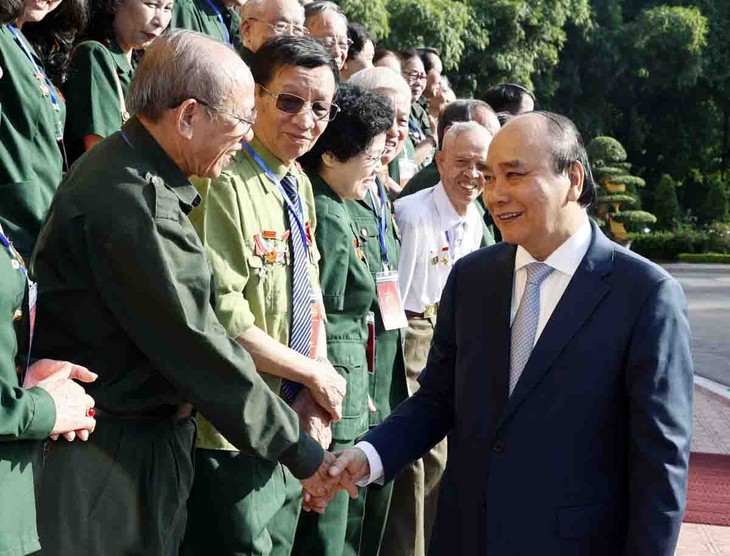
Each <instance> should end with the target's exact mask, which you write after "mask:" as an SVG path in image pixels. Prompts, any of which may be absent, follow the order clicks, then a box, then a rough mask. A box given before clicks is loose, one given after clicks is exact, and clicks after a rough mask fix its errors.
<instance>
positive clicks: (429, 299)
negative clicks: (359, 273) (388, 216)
mask: <svg viewBox="0 0 730 556" xmlns="http://www.w3.org/2000/svg"><path fill="white" fill-rule="evenodd" d="M395 219H396V222H397V223H398V229H399V230H400V234H401V237H402V246H401V251H400V260H399V263H398V283H399V289H400V294H401V297H402V298H403V306H404V308H405V310H406V311H411V312H414V313H422V312H423V311H424V309H425V308H426V307H427V306H428V305H433V304H434V303H438V301H439V300H440V299H441V292H442V291H443V289H444V286H445V285H446V279H447V278H448V277H449V272H451V268H452V267H453V266H454V263H455V262H456V261H457V260H459V259H460V258H461V257H463V256H464V255H467V254H469V253H471V252H472V251H475V250H476V249H479V246H480V244H481V240H482V223H481V217H480V215H479V211H478V210H477V209H476V207H475V206H474V205H473V204H470V205H469V208H468V209H467V212H466V215H464V216H460V215H459V214H458V213H457V212H456V210H455V209H454V206H453V205H452V204H451V201H449V198H448V197H447V195H446V191H445V190H444V186H443V184H442V183H441V182H439V183H438V184H436V185H435V186H433V187H431V188H428V189H424V190H422V191H419V192H417V193H414V194H413V195H409V196H407V197H404V198H403V199H398V200H397V201H396V202H395Z"/></svg>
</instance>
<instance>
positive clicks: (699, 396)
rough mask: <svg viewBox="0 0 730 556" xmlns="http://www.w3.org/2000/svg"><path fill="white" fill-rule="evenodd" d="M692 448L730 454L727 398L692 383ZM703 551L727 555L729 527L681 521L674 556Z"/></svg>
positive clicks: (696, 554)
mask: <svg viewBox="0 0 730 556" xmlns="http://www.w3.org/2000/svg"><path fill="white" fill-rule="evenodd" d="M728 320H729V321H730V319H728ZM726 326H727V325H726ZM719 391H720V392H722V389H720V390H719ZM692 451H693V452H707V453H711V454H730V397H727V396H724V395H721V394H717V393H714V392H711V391H709V390H706V389H705V388H702V387H699V386H695V418H694V430H693V433H692ZM705 554H714V555H720V556H730V527H715V526H711V525H698V524H696V523H685V524H683V525H682V530H681V532H680V534H679V544H678V545H677V552H676V556H701V555H705Z"/></svg>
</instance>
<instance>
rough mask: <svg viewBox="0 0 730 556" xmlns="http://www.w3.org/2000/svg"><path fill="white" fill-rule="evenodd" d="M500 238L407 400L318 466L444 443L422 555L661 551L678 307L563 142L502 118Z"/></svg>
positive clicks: (493, 184)
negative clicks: (612, 237)
mask: <svg viewBox="0 0 730 556" xmlns="http://www.w3.org/2000/svg"><path fill="white" fill-rule="evenodd" d="M485 181H486V183H485V200H486V204H487V207H488V209H489V211H490V213H491V214H492V216H493V217H494V220H495V222H496V223H497V226H498V227H499V229H500V231H501V233H502V236H503V238H504V240H505V242H504V243H501V244H497V245H495V246H493V247H490V248H487V249H482V250H480V251H478V252H477V253H474V254H472V255H469V256H467V257H465V258H464V259H463V260H461V261H459V262H458V263H457V264H456V266H455V267H454V269H453V270H452V272H451V275H450V276H449V280H448V283H447V284H446V287H445V289H444V292H443V294H442V296H441V302H440V306H439V313H438V326H437V327H436V331H435V333H434V338H433V344H432V347H431V350H430V353H429V356H428V364H427V365H426V368H425V369H424V371H423V373H422V374H421V376H420V378H419V382H420V384H421V388H420V390H419V391H418V392H417V393H416V394H415V395H414V396H412V397H411V398H409V399H408V400H406V401H405V402H403V403H402V404H401V405H400V406H399V407H398V409H397V410H396V411H395V412H394V413H393V414H392V415H391V416H390V418H389V419H388V420H386V421H385V422H384V423H383V424H382V425H380V426H379V427H377V428H376V429H374V430H372V431H370V432H369V433H368V434H367V435H365V437H363V439H362V441H361V442H360V443H358V445H356V447H355V448H353V449H352V450H349V451H347V452H345V453H344V454H342V455H341V456H340V458H339V460H338V462H337V463H335V464H334V465H333V466H332V467H331V468H330V470H329V472H330V474H332V475H335V476H337V475H341V482H342V484H343V485H344V486H345V487H347V488H348V490H351V491H352V489H354V486H353V484H352V480H355V481H358V480H361V481H363V482H373V481H381V482H382V481H383V480H384V481H389V480H391V479H392V477H393V476H394V475H395V474H396V473H397V472H398V471H399V470H400V469H401V468H402V467H404V466H405V465H406V464H407V463H408V462H409V461H411V460H413V459H414V458H417V457H419V456H421V455H422V454H423V453H425V452H426V451H427V450H428V449H429V448H430V447H431V446H433V445H434V444H435V443H436V442H438V441H440V440H441V439H442V438H443V437H444V436H446V435H448V438H449V460H448V466H447V468H446V472H445V474H444V477H443V480H442V485H441V490H440V493H439V510H438V515H437V517H436V522H435V524H434V529H433V534H432V537H431V544H430V550H429V555H430V556H446V555H448V556H454V555H457V554H498V555H499V556H518V555H524V554H540V555H541V556H564V555H566V554H570V555H571V556H617V555H621V556H647V555H651V556H672V555H673V554H674V549H675V546H676V541H677V536H678V534H679V528H680V525H681V522H682V517H683V514H684V508H685V500H686V486H687V464H688V459H689V451H690V436H691V434H690V431H691V427H692V359H691V353H690V331H689V324H688V319H687V312H686V300H685V297H684V293H683V292H682V289H681V287H680V286H679V284H678V283H677V281H676V280H674V279H673V278H672V277H671V276H669V275H668V274H667V273H666V272H665V271H664V270H662V269H661V268H660V267H658V266H656V265H654V264H652V263H651V262H649V261H647V260H646V259H643V258H642V257H640V256H638V255H636V254H634V253H631V252H630V251H627V250H626V249H623V248H622V247H620V246H618V245H616V244H614V243H612V242H610V241H609V240H608V239H607V238H606V237H605V236H604V235H603V234H602V232H601V231H600V229H599V228H598V227H597V226H596V225H595V224H592V223H591V222H590V221H589V219H588V215H587V213H586V208H587V207H588V206H589V205H590V204H591V203H592V202H593V199H594V196H595V189H594V187H595V186H594V184H593V181H592V177H591V174H590V167H589V165H588V160H587V156H586V152H585V149H584V148H583V144H582V141H581V139H580V135H579V133H578V131H577V130H576V128H575V126H574V125H573V123H572V122H570V120H568V119H567V118H565V117H563V116H559V115H557V114H551V113H549V112H533V113H531V114H525V115H521V116H518V117H516V118H514V119H513V120H512V121H511V122H510V123H508V124H507V125H506V126H505V127H504V128H502V130H501V131H499V132H498V133H497V135H496V136H495V138H494V141H493V142H492V145H491V147H490V150H489V156H488V159H487V169H486V180H485Z"/></svg>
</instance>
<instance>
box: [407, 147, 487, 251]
mask: <svg viewBox="0 0 730 556" xmlns="http://www.w3.org/2000/svg"><path fill="white" fill-rule="evenodd" d="M439 181H441V175H440V174H439V169H438V166H436V161H435V160H432V161H431V163H430V164H429V165H428V166H426V167H425V168H422V169H420V170H419V171H418V172H417V173H416V175H415V176H413V177H412V178H411V179H410V180H409V182H408V184H406V186H405V187H404V188H403V191H401V194H400V197H406V196H407V195H411V194H412V193H416V192H418V191H421V190H422V189H428V188H429V187H433V186H434V185H436V184H437V183H438V182H439ZM474 205H475V206H476V207H477V210H478V211H479V216H481V217H482V242H481V244H480V245H479V247H489V246H490V245H494V243H495V230H496V227H495V225H494V221H493V220H492V217H491V216H490V215H489V213H488V212H487V210H486V208H485V207H484V199H483V198H482V196H481V195H480V196H479V197H477V198H476V200H475V201H474Z"/></svg>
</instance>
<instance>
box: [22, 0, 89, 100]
mask: <svg viewBox="0 0 730 556" xmlns="http://www.w3.org/2000/svg"><path fill="white" fill-rule="evenodd" d="M88 21H89V6H88V0H63V2H61V3H60V4H59V6H58V7H57V8H56V9H55V10H53V11H52V12H51V13H49V14H48V15H47V16H46V17H44V18H43V19H42V20H41V21H39V22H37V23H26V24H25V25H23V34H24V35H25V37H26V38H27V39H28V41H29V42H30V43H31V44H32V45H33V48H35V50H36V52H37V53H38V56H40V58H41V61H42V62H43V67H44V68H45V70H46V73H47V74H48V77H50V78H51V81H53V83H54V84H55V85H56V86H57V87H61V86H62V85H63V83H64V82H65V81H66V77H67V73H68V65H69V61H70V59H71V50H72V49H73V46H74V42H75V41H76V37H77V36H78V35H80V34H83V32H84V30H85V29H86V24H87V23H88Z"/></svg>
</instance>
